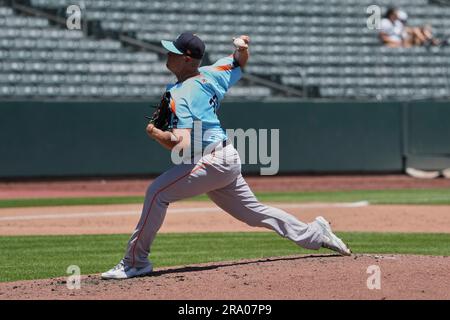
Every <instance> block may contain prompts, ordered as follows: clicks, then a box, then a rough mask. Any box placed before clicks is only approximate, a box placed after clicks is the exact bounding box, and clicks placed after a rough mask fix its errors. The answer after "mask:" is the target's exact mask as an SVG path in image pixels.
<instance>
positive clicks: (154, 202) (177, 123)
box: [102, 33, 351, 279]
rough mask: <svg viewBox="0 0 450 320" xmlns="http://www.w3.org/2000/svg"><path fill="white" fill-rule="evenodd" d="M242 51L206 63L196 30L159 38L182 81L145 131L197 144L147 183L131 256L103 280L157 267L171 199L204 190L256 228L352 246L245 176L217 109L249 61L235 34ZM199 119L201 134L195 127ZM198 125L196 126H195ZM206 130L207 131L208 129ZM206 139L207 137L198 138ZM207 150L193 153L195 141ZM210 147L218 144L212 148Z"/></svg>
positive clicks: (179, 143) (164, 141) (303, 240)
mask: <svg viewBox="0 0 450 320" xmlns="http://www.w3.org/2000/svg"><path fill="white" fill-rule="evenodd" d="M233 43H234V45H235V47H236V50H235V51H234V52H233V54H231V55H230V56H227V57H224V58H222V59H220V60H218V61H217V62H216V63H214V64H213V65H211V66H204V67H200V63H201V60H202V58H203V56H204V53H205V44H204V43H203V41H202V40H201V39H200V38H199V37H198V36H196V35H195V34H192V33H182V34H181V35H179V36H178V38H177V39H176V40H175V41H166V40H163V41H161V44H162V45H163V47H164V48H165V49H166V50H167V51H168V54H167V63H166V66H167V68H168V69H169V70H170V71H171V72H172V73H173V74H174V75H175V76H176V77H177V79H178V81H177V82H176V83H173V84H169V85H167V87H166V92H165V93H164V95H163V98H162V100H161V104H160V106H159V108H158V110H157V111H156V112H155V114H154V115H153V117H152V119H151V121H150V123H149V125H148V126H147V129H146V130H147V133H148V135H149V136H150V137H151V138H152V139H155V140H156V141H157V142H158V143H160V144H161V145H162V146H163V147H165V148H167V149H169V150H174V149H177V150H191V152H186V154H187V155H188V156H189V157H191V158H190V159H191V160H193V161H191V162H186V161H183V163H180V164H177V165H174V166H173V167H172V168H170V169H169V170H167V171H166V172H164V173H163V174H162V175H160V176H159V177H157V178H156V179H155V180H154V182H153V183H152V184H151V185H150V186H149V187H148V189H147V192H146V196H145V202H144V206H143V210H142V215H141V218H140V220H139V222H138V224H137V226H136V229H135V230H134V232H133V234H132V236H131V238H130V240H129V242H128V248H127V250H126V253H125V257H124V258H123V259H122V260H121V261H120V263H119V264H118V265H117V266H115V267H114V268H112V269H111V270H109V271H107V272H105V273H103V274H102V278H103V279H126V278H132V277H137V276H144V275H147V274H149V273H151V272H152V270H153V267H152V264H151V262H150V261H149V260H148V256H149V254H150V247H151V245H152V242H153V240H154V239H155V236H156V233H157V232H158V230H159V229H160V227H161V225H162V223H163V221H164V217H165V215H166V211H167V207H168V206H169V204H170V203H172V202H175V201H178V200H181V199H185V198H189V197H193V196H196V195H200V194H203V193H206V194H207V195H208V197H209V198H210V199H211V200H212V201H213V202H214V203H216V204H217V205H218V206H219V207H220V208H222V209H223V210H224V211H226V212H227V213H229V214H230V215H232V216H233V217H235V218H236V219H238V220H240V221H243V222H245V223H246V224H248V225H250V226H255V227H265V228H268V229H271V230H273V231H275V232H276V233H278V234H279V235H280V236H282V237H285V238H288V239H290V240H292V241H294V242H295V243H296V244H297V245H299V246H301V247H303V248H307V249H312V250H317V249H319V248H321V247H325V248H328V249H331V250H333V251H336V252H338V253H340V254H342V255H350V254H351V251H350V250H349V249H348V248H347V246H346V245H345V244H344V242H343V241H342V240H341V239H339V238H338V237H337V236H336V235H334V233H333V232H332V231H331V228H330V225H329V223H328V222H327V221H326V220H325V219H324V218H323V217H317V218H316V219H315V220H314V221H313V222H311V223H303V222H301V221H299V220H298V219H296V218H295V217H294V216H292V215H290V214H288V213H286V212H284V211H283V210H280V209H277V208H273V207H269V206H266V205H264V204H262V203H260V202H259V201H258V200H257V199H256V197H255V195H254V194H253V192H252V191H251V190H250V188H249V186H248V185H247V183H246V181H245V180H244V178H243V177H242V174H241V162H240V159H239V154H238V152H237V151H236V149H235V148H234V147H233V145H232V144H231V143H229V142H228V141H227V135H226V133H225V131H224V129H223V128H222V127H221V125H220V121H219V119H218V116H217V110H218V108H219V105H220V101H221V100H222V99H223V98H224V95H225V94H226V92H227V91H228V89H229V88H230V87H231V86H233V85H234V84H235V83H236V82H237V81H238V80H239V79H240V78H241V75H242V70H241V69H242V68H243V67H244V66H245V65H246V64H247V61H248V59H249V43H250V38H249V37H248V36H246V35H242V36H240V37H238V38H237V39H235V40H234V42H233ZM195 122H201V130H202V132H201V134H195V133H194V127H196V126H194V124H195ZM196 128H198V127H196ZM206 132H207V133H208V134H204V133H206ZM198 139H200V140H201V141H196V140H198ZM195 144H200V145H201V147H202V148H201V149H202V151H205V150H210V152H203V153H202V154H201V156H195V151H194V152H192V148H191V145H195ZM211 146H212V147H213V148H211Z"/></svg>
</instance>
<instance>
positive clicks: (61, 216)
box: [0, 201, 369, 221]
mask: <svg viewBox="0 0 450 320" xmlns="http://www.w3.org/2000/svg"><path fill="white" fill-rule="evenodd" d="M368 205H369V202H368V201H359V202H350V203H309V204H308V203H306V204H296V203H293V204H286V203H284V204H280V205H279V207H280V208H292V209H294V208H296V209H302V208H306V209H308V208H358V207H365V206H368ZM222 211H223V210H222V209H220V208H217V207H216V208H213V207H200V208H185V209H183V208H179V209H169V210H168V213H170V214H171V213H200V212H222ZM139 214H140V212H138V211H113V212H84V213H56V214H40V215H31V216H4V217H0V221H19V220H44V219H75V218H91V217H114V216H137V215H139Z"/></svg>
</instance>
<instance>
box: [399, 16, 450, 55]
mask: <svg viewBox="0 0 450 320" xmlns="http://www.w3.org/2000/svg"><path fill="white" fill-rule="evenodd" d="M397 17H398V19H399V20H400V22H401V23H402V25H403V27H404V28H403V34H402V38H403V41H404V43H406V46H427V47H428V46H439V45H441V44H443V43H444V42H443V41H441V40H439V39H437V38H435V37H434V35H433V28H432V27H431V25H429V24H427V25H424V26H419V27H412V26H408V14H407V13H406V12H405V11H398V12H397Z"/></svg>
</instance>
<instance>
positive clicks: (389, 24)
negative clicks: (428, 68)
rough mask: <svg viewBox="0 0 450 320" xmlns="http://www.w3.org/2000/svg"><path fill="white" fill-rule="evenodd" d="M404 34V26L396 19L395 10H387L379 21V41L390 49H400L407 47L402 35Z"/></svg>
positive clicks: (396, 12)
mask: <svg viewBox="0 0 450 320" xmlns="http://www.w3.org/2000/svg"><path fill="white" fill-rule="evenodd" d="M403 33H404V25H403V24H402V23H401V21H400V20H399V19H398V10H397V8H389V9H388V10H387V11H386V14H385V16H384V18H383V19H382V20H381V30H380V34H379V37H380V40H381V42H382V43H383V44H384V45H385V46H387V47H391V48H401V47H405V46H408V44H407V43H405V42H404V40H403V38H402V35H403Z"/></svg>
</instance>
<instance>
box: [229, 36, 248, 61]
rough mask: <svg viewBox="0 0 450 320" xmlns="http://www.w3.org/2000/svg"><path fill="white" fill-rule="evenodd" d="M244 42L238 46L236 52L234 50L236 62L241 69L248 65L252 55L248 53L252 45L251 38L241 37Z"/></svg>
mask: <svg viewBox="0 0 450 320" xmlns="http://www.w3.org/2000/svg"><path fill="white" fill-rule="evenodd" d="M239 38H240V39H242V40H244V43H245V44H243V45H236V50H234V53H233V57H234V60H235V61H236V62H237V63H238V64H239V66H240V67H241V68H244V67H245V65H246V64H247V61H248V58H249V57H250V53H249V51H248V45H249V43H250V37H249V36H247V35H242V36H240V37H239Z"/></svg>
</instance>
